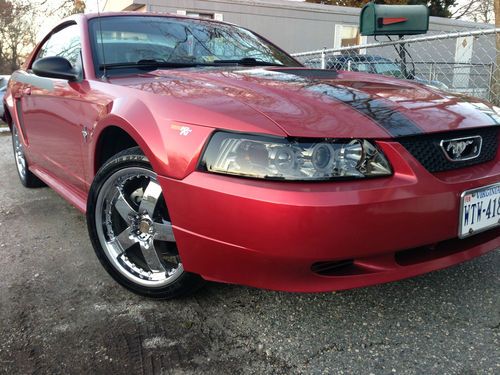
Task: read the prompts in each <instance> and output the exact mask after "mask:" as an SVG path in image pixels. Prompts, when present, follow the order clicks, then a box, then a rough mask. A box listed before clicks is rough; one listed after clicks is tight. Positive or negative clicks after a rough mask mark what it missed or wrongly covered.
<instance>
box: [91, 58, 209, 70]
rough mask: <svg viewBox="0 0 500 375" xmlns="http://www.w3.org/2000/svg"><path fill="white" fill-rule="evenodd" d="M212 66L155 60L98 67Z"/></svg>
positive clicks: (102, 68) (110, 68)
mask: <svg viewBox="0 0 500 375" xmlns="http://www.w3.org/2000/svg"><path fill="white" fill-rule="evenodd" d="M207 65H213V64H204V63H196V62H168V61H156V60H139V61H137V62H135V63H134V62H123V63H112V64H101V65H99V69H100V70H104V69H106V70H113V69H142V70H155V69H158V68H193V67H196V66H207Z"/></svg>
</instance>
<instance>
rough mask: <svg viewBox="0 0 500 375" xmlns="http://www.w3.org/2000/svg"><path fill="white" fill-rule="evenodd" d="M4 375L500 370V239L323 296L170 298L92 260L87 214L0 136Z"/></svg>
mask: <svg viewBox="0 0 500 375" xmlns="http://www.w3.org/2000/svg"><path fill="white" fill-rule="evenodd" d="M0 194H1V196H2V199H1V200H0V272H1V277H0V373H2V374H3V373H5V374H31V373H36V374H44V373H50V374H63V373H64V374H67V373H73V374H74V373H77V374H78V373H97V374H153V373H154V374H195V373H196V374H198V373H206V374H240V373H241V374H273V373H276V374H295V373H313V374H320V373H328V374H341V373H345V374H370V373H373V374H390V373H398V374H500V251H498V250H497V251H496V252H493V253H490V254H488V255H486V256H483V257H482V258H479V259H476V260H474V261H471V262H468V263H465V264H462V265H460V266H457V267H454V268H452V269H448V270H444V271H439V272H434V273H431V274H428V275H425V276H421V277H417V278H414V279H410V280H405V281H401V282H395V283H391V284H386V285H380V286H375V287H370V288H365V289H358V290H352V291H346V292H339V293H326V294H288V293H277V292H270V291H263V290H256V289H251V288H246V287H240V286H231V285H220V284H209V285H208V286H207V287H206V288H205V289H203V290H202V291H200V292H199V293H198V294H196V295H195V296H193V297H190V298H185V299H183V300H178V301H173V302H166V301H153V300H149V299H145V298H141V297H138V296H135V295H133V294H131V293H129V292H127V291H126V290H125V289H123V288H121V287H120V286H118V285H117V284H116V283H115V282H113V281H112V280H111V278H110V277H109V276H108V275H107V274H106V273H105V271H104V270H103V269H102V268H101V266H100V265H99V263H98V261H97V259H96V257H95V255H94V252H93V250H92V247H91V245H90V242H89V240H88V238H87V233H86V224H85V218H84V217H83V216H82V215H81V214H80V213H79V212H78V211H77V210H76V209H74V208H72V207H71V206H70V205H69V204H67V203H66V202H65V201H64V200H62V198H59V196H57V195H56V194H55V193H54V192H53V191H52V190H50V189H48V188H42V189H35V190H27V189H24V188H23V187H22V186H21V184H20V183H19V181H18V178H17V175H16V171H15V167H14V163H13V157H12V151H11V144H10V136H9V135H8V134H7V135H3V136H0Z"/></svg>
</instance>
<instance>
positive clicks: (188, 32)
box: [89, 16, 300, 75]
mask: <svg viewBox="0 0 500 375" xmlns="http://www.w3.org/2000/svg"><path fill="white" fill-rule="evenodd" d="M100 23H101V24H99V19H98V18H94V19H92V20H91V21H90V25H89V27H90V35H91V39H92V46H93V55H94V63H95V66H96V73H97V74H98V75H99V73H102V72H103V70H104V65H106V66H107V67H108V66H112V67H113V68H116V67H118V68H119V67H120V66H121V65H122V64H123V69H122V70H119V71H118V72H116V71H115V69H113V74H116V73H118V74H120V73H123V72H124V71H130V70H137V69H142V70H143V69H144V64H145V62H146V63H152V62H157V63H164V65H167V64H179V66H176V67H182V66H183V64H186V65H187V64H192V65H201V66H203V65H208V66H211V65H216V64H219V63H220V64H223V63H232V64H236V63H237V62H239V61H241V60H243V61H244V62H245V65H247V66H248V65H251V63H252V62H254V63H255V64H256V65H258V63H261V64H267V65H284V66H300V65H299V64H298V63H297V62H296V61H295V60H294V59H293V58H292V57H290V56H289V55H287V54H286V53H285V52H283V51H282V50H280V49H279V48H277V47H276V46H274V45H272V44H270V43H268V42H266V41H265V40H263V39H262V38H259V37H258V36H257V35H255V34H253V33H252V32H250V31H248V30H245V29H243V28H240V27H237V26H232V25H227V24H223V23H217V22H208V21H204V20H200V19H183V18H173V17H156V16H149V17H148V16H144V17H142V16H114V17H102V18H100ZM101 30H102V34H101ZM103 47H104V48H103ZM139 62H141V63H142V66H139V67H135V68H134V67H131V65H132V64H136V63H139Z"/></svg>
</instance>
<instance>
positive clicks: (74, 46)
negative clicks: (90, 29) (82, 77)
mask: <svg viewBox="0 0 500 375" xmlns="http://www.w3.org/2000/svg"><path fill="white" fill-rule="evenodd" d="M81 49H82V47H81V42H80V32H79V28H78V26H77V25H70V26H67V27H65V28H64V29H62V30H59V31H58V32H56V33H55V34H53V35H52V36H51V37H50V38H49V39H48V40H47V41H46V42H45V43H44V44H43V46H42V47H41V48H40V50H39V51H38V54H37V56H36V58H35V61H36V60H39V59H41V58H43V57H52V56H61V57H64V58H66V59H68V61H69V62H70V63H71V65H73V67H75V68H76V69H79V70H80V71H81V70H82V58H81Z"/></svg>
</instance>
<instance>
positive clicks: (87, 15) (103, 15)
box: [61, 11, 234, 25]
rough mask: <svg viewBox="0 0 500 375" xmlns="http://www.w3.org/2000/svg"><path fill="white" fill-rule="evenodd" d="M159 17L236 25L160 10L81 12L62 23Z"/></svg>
mask: <svg viewBox="0 0 500 375" xmlns="http://www.w3.org/2000/svg"><path fill="white" fill-rule="evenodd" d="M123 16H127V17H129V16H130V17H159V18H172V19H174V18H177V19H184V20H194V21H203V22H213V23H222V24H226V25H234V24H232V23H230V22H224V21H218V20H212V19H207V18H197V17H192V16H184V15H180V14H174V13H163V12H162V13H159V12H133V11H123V12H102V13H85V14H83V13H80V14H75V15H73V16H70V17H68V18H66V19H64V20H63V21H61V23H65V22H67V21H71V20H72V21H76V20H81V19H87V20H91V19H95V18H99V17H101V18H107V17H123Z"/></svg>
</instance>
